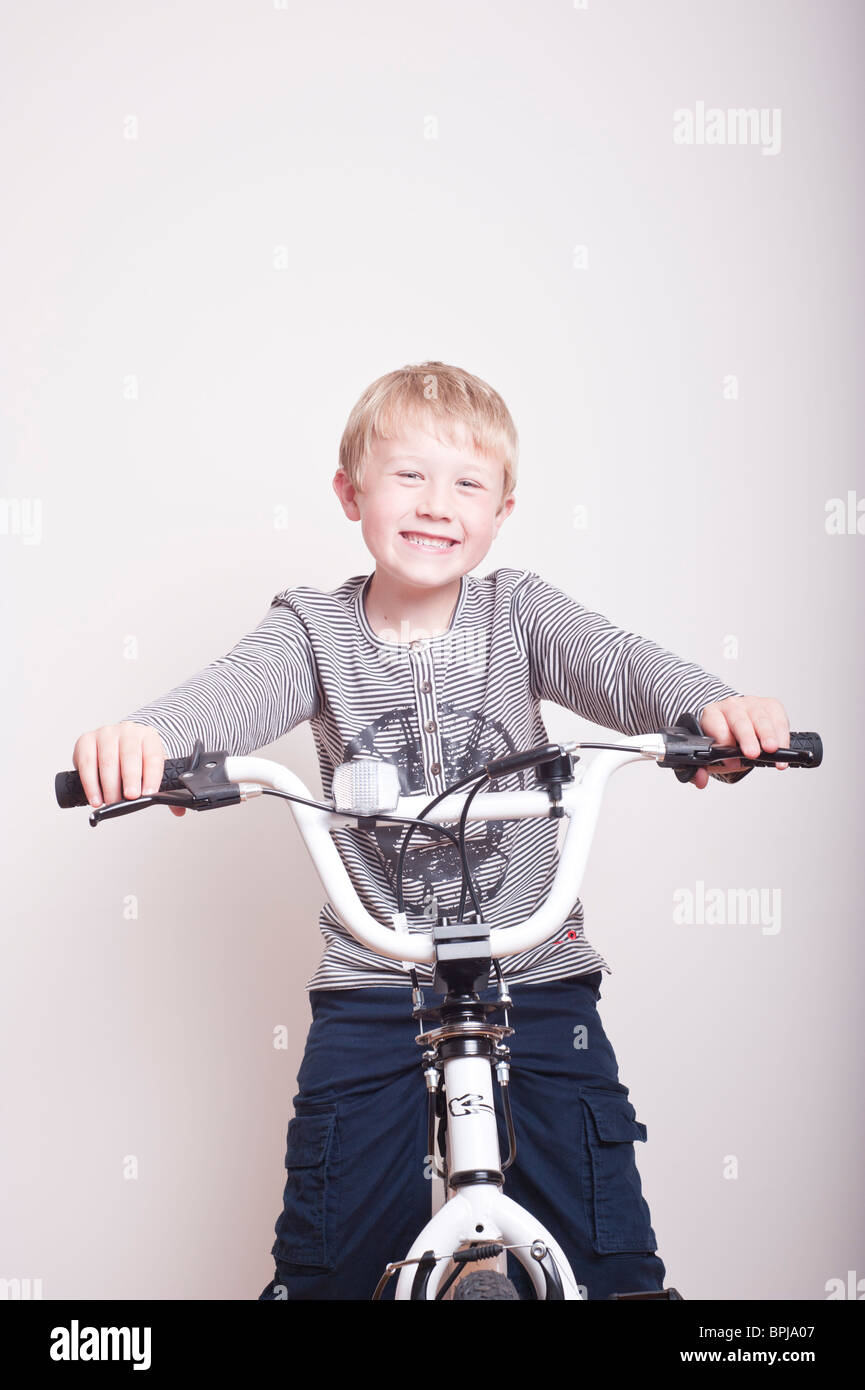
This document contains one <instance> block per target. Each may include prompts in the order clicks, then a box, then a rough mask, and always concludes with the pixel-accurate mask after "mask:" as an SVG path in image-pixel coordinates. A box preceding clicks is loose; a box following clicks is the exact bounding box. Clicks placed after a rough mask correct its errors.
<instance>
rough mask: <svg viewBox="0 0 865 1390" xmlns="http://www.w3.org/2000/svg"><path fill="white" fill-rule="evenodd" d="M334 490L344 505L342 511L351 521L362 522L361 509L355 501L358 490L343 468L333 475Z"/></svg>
mask: <svg viewBox="0 0 865 1390" xmlns="http://www.w3.org/2000/svg"><path fill="white" fill-rule="evenodd" d="M333 490H334V492H335V493H336V495H337V497H338V498H339V500H340V502H341V503H342V509H343V511H344V512H345V514H346V516H347V517H348V519H349V521H360V508H359V507H358V505H357V502H356V501H355V497H356V495H357V492H356V489H355V487H354V486H353V484H352V483H350V482H349V481H348V477H347V476H346V474H345V473H344V472H343V470H342V469H341V468H338V469H337V470H336V472H335V473H334V475H333Z"/></svg>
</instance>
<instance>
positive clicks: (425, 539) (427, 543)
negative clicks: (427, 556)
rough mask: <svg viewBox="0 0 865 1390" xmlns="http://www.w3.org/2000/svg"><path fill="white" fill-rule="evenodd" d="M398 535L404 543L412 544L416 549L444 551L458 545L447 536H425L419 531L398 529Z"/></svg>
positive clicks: (457, 542)
mask: <svg viewBox="0 0 865 1390" xmlns="http://www.w3.org/2000/svg"><path fill="white" fill-rule="evenodd" d="M400 535H401V536H402V538H403V540H404V541H405V542H406V544H408V545H413V546H414V547H415V549H416V550H437V551H446V550H453V548H454V546H456V545H459V541H454V540H450V539H449V538H448V537H447V536H425V535H423V534H422V533H421V532H419V531H400Z"/></svg>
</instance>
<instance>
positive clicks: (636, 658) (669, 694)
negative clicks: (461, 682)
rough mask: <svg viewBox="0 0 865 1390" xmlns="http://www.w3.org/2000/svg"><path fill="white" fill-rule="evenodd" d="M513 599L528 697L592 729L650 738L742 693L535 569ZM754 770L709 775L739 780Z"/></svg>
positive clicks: (518, 642)
mask: <svg viewBox="0 0 865 1390" xmlns="http://www.w3.org/2000/svg"><path fill="white" fill-rule="evenodd" d="M513 601H514V629H515V634H516V639H517V644H518V646H519V647H520V649H521V650H522V652H523V655H524V656H526V657H527V658H528V662H529V667H530V672H531V683H532V691H533V693H534V694H535V696H536V697H537V698H538V699H542V700H550V701H552V702H553V703H555V704H558V705H562V706H564V708H565V709H570V710H573V712H574V713H575V714H579V715H581V716H582V717H583V718H584V719H588V720H591V722H592V723H593V724H601V725H603V727H604V728H608V729H615V730H617V731H618V733H620V734H629V735H633V734H643V733H652V732H655V731H657V730H659V729H663V728H667V727H669V726H670V725H672V724H674V723H675V721H676V719H677V718H678V716H679V715H680V714H686V713H687V714H693V715H694V716H695V717H696V718H697V719H699V718H700V715H701V714H702V712H703V710H704V709H705V707H706V705H709V704H712V703H713V702H714V701H716V700H724V699H726V698H727V697H728V696H730V695H738V694H739V693H740V692H739V691H738V690H735V689H734V688H733V687H732V686H731V685H727V683H726V681H722V680H720V679H719V678H718V677H717V676H713V675H711V674H710V673H709V672H708V671H704V670H703V668H702V667H701V666H696V665H694V664H693V663H692V662H687V661H683V660H682V659H681V658H680V657H678V656H676V655H674V653H673V652H668V651H665V650H664V648H663V647H659V646H658V645H657V644H656V643H655V642H651V641H649V639H648V638H646V637H641V636H640V635H639V634H638V633H636V632H628V631H627V630H625V629H623V628H620V627H616V626H615V625H614V624H613V623H611V622H610V621H609V619H608V618H606V617H604V615H603V614H602V613H594V612H592V611H591V610H590V609H587V608H585V607H584V606H583V605H582V604H581V603H578V602H577V600H576V599H573V598H571V597H570V595H568V594H566V593H564V592H563V591H562V590H561V589H557V588H555V587H554V586H553V585H552V584H548V583H547V582H546V581H545V580H543V579H541V578H540V576H539V575H537V574H535V573H533V572H529V573H528V574H527V576H526V578H525V580H524V581H523V582H522V583H520V584H519V585H518V586H517V587H516V589H515V590H514V600H513ZM751 770H752V769H750V768H747V769H742V770H741V771H739V772H730V773H720V772H717V773H716V772H713V773H712V774H711V775H712V776H713V777H717V779H718V780H719V781H724V782H738V781H739V780H740V779H741V778H742V777H746V776H747V775H748V772H749V771H751Z"/></svg>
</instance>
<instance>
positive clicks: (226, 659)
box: [124, 591, 321, 758]
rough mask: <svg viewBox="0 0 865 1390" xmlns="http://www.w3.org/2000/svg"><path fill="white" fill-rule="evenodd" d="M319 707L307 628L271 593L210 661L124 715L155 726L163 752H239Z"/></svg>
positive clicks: (284, 597)
mask: <svg viewBox="0 0 865 1390" xmlns="http://www.w3.org/2000/svg"><path fill="white" fill-rule="evenodd" d="M320 706H321V690H320V686H319V682H318V671H317V666H316V662H315V654H314V651H313V647H312V642H311V640H310V636H309V633H308V631H307V629H306V627H305V625H304V623H303V622H302V620H301V618H300V617H299V616H298V614H297V613H296V612H295V611H294V609H293V608H292V606H291V601H290V597H289V596H288V591H284V592H283V593H282V594H277V595H276V596H275V597H274V599H273V600H272V602H271V606H270V608H269V609H268V611H267V613H266V614H265V616H264V617H263V618H262V620H261V622H260V623H259V624H258V626H257V627H256V628H254V629H253V631H252V632H249V633H247V635H246V636H245V637H243V638H241V640H240V641H239V642H238V643H237V644H236V645H235V646H233V647H232V648H231V650H230V651H229V652H226V654H225V656H220V657H218V658H217V660H216V661H212V662H211V663H210V665H209V666H205V667H204V668H203V669H202V670H201V671H199V672H198V673H197V674H196V675H194V676H190V677H189V679H188V680H185V681H183V683H182V684H181V685H178V686H175V688H174V689H173V690H170V691H169V692H168V694H166V695H161V696H160V697H159V698H158V699H155V700H152V701H151V702H150V703H149V704H146V705H142V706H141V708H140V709H136V710H133V711H132V713H131V714H127V715H124V720H130V721H132V722H134V723H136V724H148V725H150V726H151V727H152V728H154V729H156V731H157V733H158V734H159V735H160V737H161V739H162V742H163V743H164V745H165V749H166V756H167V757H169V758H181V757H188V756H189V754H190V753H191V752H192V750H193V747H194V745H195V741H196V739H199V738H200V739H203V741H204V746H205V748H206V749H219V748H224V749H225V750H226V752H227V753H229V754H231V755H233V756H235V757H242V756H244V755H246V754H249V753H253V752H255V751H256V750H257V749H259V748H265V747H267V746H268V744H271V743H275V742H276V740H277V739H278V738H281V737H282V736H283V734H287V733H289V732H290V731H291V730H292V729H294V728H295V727H296V726H297V725H298V724H300V723H302V722H303V721H304V720H305V719H312V718H313V716H314V715H315V714H317V713H318V711H319V709H320Z"/></svg>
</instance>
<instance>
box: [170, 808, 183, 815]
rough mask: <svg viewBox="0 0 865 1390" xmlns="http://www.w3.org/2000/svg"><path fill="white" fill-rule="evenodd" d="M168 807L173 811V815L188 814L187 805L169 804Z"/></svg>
mask: <svg viewBox="0 0 865 1390" xmlns="http://www.w3.org/2000/svg"><path fill="white" fill-rule="evenodd" d="M168 809H169V811H170V812H171V814H172V815H173V816H185V815H186V807H185V806H169V808H168Z"/></svg>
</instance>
